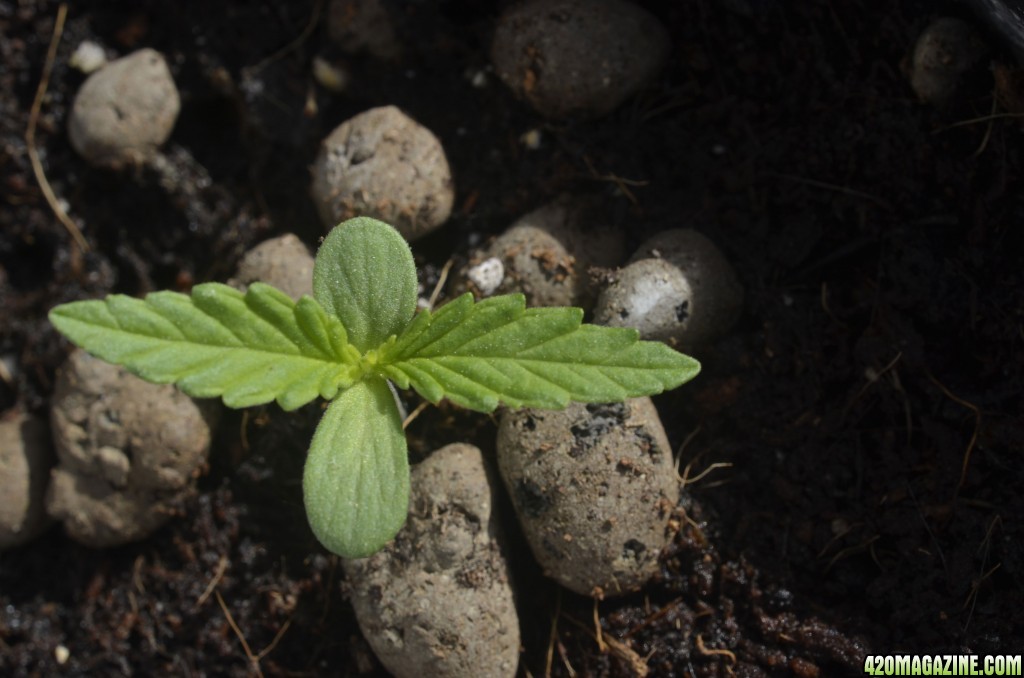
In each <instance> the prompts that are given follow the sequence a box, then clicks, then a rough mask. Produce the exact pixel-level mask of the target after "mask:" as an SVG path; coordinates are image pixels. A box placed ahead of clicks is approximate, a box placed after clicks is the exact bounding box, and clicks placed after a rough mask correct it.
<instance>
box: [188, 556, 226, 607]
mask: <svg viewBox="0 0 1024 678" xmlns="http://www.w3.org/2000/svg"><path fill="white" fill-rule="evenodd" d="M227 569H228V559H227V556H221V557H220V560H218V561H217V569H216V570H215V571H214V573H213V579H211V580H210V583H209V584H207V585H206V590H204V591H203V593H202V595H201V596H199V599H198V600H196V607H200V606H201V605H202V604H203V603H205V602H206V599H207V598H209V597H210V594H212V593H213V590H214V589H215V588H217V584H219V583H220V580H221V579H223V577H224V573H225V572H226V571H227Z"/></svg>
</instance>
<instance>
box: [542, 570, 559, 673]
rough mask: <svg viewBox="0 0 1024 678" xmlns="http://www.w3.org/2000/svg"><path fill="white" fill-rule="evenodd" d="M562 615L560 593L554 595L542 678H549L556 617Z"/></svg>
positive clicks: (555, 635)
mask: <svg viewBox="0 0 1024 678" xmlns="http://www.w3.org/2000/svg"><path fill="white" fill-rule="evenodd" d="M560 614H562V591H561V589H559V590H558V591H557V592H556V594H555V612H554V614H553V615H552V616H551V633H550V635H549V636H548V651H547V655H546V656H545V658H544V678H551V665H552V664H553V663H554V660H555V643H556V642H557V641H558V616H559V615H560Z"/></svg>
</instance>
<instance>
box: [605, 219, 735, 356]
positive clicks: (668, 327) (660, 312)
mask: <svg viewBox="0 0 1024 678" xmlns="http://www.w3.org/2000/svg"><path fill="white" fill-rule="evenodd" d="M742 309H743V287H742V285H740V282H739V279H738V278H737V277H736V272H735V271H734V270H733V268H732V265H730V264H729V262H728V260H726V258H725V256H724V255H723V254H722V253H721V251H720V250H719V249H718V247H716V246H715V244H714V243H713V242H711V241H710V240H709V239H708V238H706V237H705V236H704V235H702V234H701V233H698V232H697V231H694V230H692V229H672V230H668V231H662V232H661V233H659V234H658V235H656V236H654V237H653V238H651V239H650V240H648V241H647V242H645V243H644V244H643V245H642V246H641V247H640V248H639V249H638V250H637V251H636V253H635V254H634V255H633V256H632V258H631V259H630V263H629V264H627V265H626V266H625V267H624V268H622V269H621V270H620V271H619V272H618V273H617V274H616V277H615V280H614V281H612V282H611V283H610V284H609V285H608V286H607V287H606V288H605V289H604V290H603V291H602V292H601V295H600V297H599V298H598V301H597V305H596V306H595V308H594V322H595V323H597V324H601V325H608V326H610V327H635V328H636V329H638V330H639V331H640V335H641V336H642V337H643V338H644V339H652V340H658V341H664V342H667V343H674V344H681V345H684V346H690V345H694V344H700V343H704V342H707V341H711V340H712V339H714V338H716V337H718V336H721V335H722V334H723V333H725V332H726V331H728V330H729V328H731V327H732V326H733V324H735V322H736V320H737V319H738V318H739V315H740V312H741V311H742Z"/></svg>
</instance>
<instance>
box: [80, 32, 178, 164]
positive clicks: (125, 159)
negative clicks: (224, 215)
mask: <svg viewBox="0 0 1024 678" xmlns="http://www.w3.org/2000/svg"><path fill="white" fill-rule="evenodd" d="M180 109H181V99H180V98H179V96H178V89H177V87H175V85H174V79H173V78H172V77H171V71H170V69H169V68H168V67H167V62H166V61H165V60H164V57H163V55H161V54H160V53H159V52H157V51H155V50H152V49H141V50H139V51H137V52H134V53H132V54H129V55H128V56H126V57H122V58H120V59H118V60H116V61H112V62H110V63H109V64H107V65H106V66H104V67H103V68H102V69H100V70H98V71H96V72H95V73H93V74H92V75H91V76H89V78H88V79H87V80H86V81H85V83H84V84H83V85H82V87H81V89H79V90H78V94H77V95H76V96H75V103H74V106H73V107H72V109H71V116H70V118H69V120H68V136H69V137H70V139H71V145H72V146H73V147H74V148H75V150H76V151H78V153H79V155H81V156H82V157H83V158H85V159H86V160H87V161H89V162H90V163H92V164H93V165H97V166H100V167H108V168H111V169H118V168H120V167H123V166H125V165H128V164H140V163H142V162H144V161H145V160H147V159H148V158H150V157H151V156H152V155H153V154H154V153H156V151H157V149H158V148H159V147H160V145H161V144H163V143H164V142H165V141H167V138H168V137H169V136H170V135H171V130H172V129H174V122H175V121H176V120H177V118H178V111H179V110H180Z"/></svg>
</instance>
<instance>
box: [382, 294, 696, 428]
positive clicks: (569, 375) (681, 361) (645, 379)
mask: <svg viewBox="0 0 1024 678" xmlns="http://www.w3.org/2000/svg"><path fill="white" fill-rule="evenodd" d="M582 321H583V311H582V310H580V309H578V308H530V309H527V308H526V300H525V298H524V297H523V296H522V295H519V294H515V295H504V296H499V297H493V298H491V299H487V300H485V301H482V302H480V303H474V302H473V299H472V295H469V294H466V295H463V296H461V297H459V298H458V299H456V300H455V301H453V302H451V303H450V304H447V305H446V306H443V307H442V308H440V309H439V310H438V311H437V312H436V313H433V314H432V313H431V312H430V311H424V312H422V313H420V314H419V315H418V316H417V317H416V318H415V319H414V320H413V322H412V323H411V324H410V325H409V327H408V328H407V329H406V331H405V332H403V333H402V334H401V335H400V336H399V337H398V339H397V341H395V342H394V343H393V344H389V345H386V346H384V347H382V348H381V350H380V367H379V369H380V371H381V373H382V374H384V375H386V376H387V377H388V378H390V379H392V380H394V382H395V383H396V384H398V385H399V386H400V387H402V388H408V387H409V386H410V385H411V386H412V387H413V388H415V389H416V390H417V391H418V392H419V393H420V395H422V396H423V397H424V398H426V399H427V400H429V401H431V402H433V403H437V401H438V400H440V399H441V398H443V397H447V398H448V399H450V400H451V401H452V402H454V403H456V404H458V405H461V406H463V407H467V408H469V409H473V410H477V411H480V412H490V411H492V410H494V408H496V407H497V406H498V404H499V403H504V404H506V405H509V406H511V407H541V408H556V409H557V408H563V407H565V406H566V405H567V404H568V403H569V402H570V401H572V400H575V401H578V402H586V403H592V402H613V401H620V400H624V399H626V398H633V397H637V396H643V395H653V394H655V393H661V392H662V391H664V390H666V389H671V388H675V387H676V386H679V385H680V384H682V383H683V382H685V381H688V380H690V379H692V378H693V377H694V376H696V374H697V372H699V371H700V364H699V363H698V362H697V361H696V360H694V359H693V358H690V357H688V356H685V355H683V354H681V353H677V352H676V351H673V350H672V349H671V348H669V347H668V346H666V345H665V344H662V343H660V342H651V341H640V340H639V334H638V333H637V331H636V330H633V329H627V328H612V327H598V326H596V325H583V324H582Z"/></svg>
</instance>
